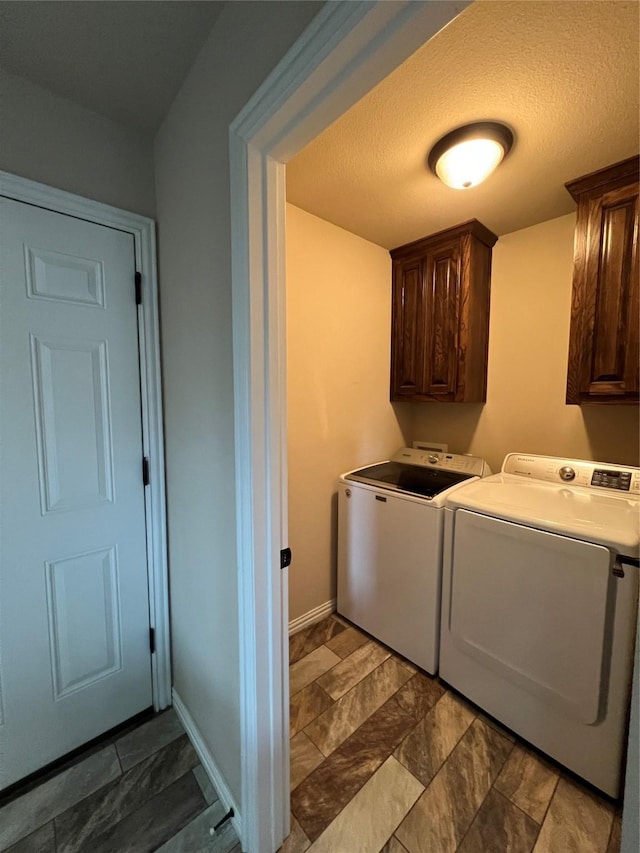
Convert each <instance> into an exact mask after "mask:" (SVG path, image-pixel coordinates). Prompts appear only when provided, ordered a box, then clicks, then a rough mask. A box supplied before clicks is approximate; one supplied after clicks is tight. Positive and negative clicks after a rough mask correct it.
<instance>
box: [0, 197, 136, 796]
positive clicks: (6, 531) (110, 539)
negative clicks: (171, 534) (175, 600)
mask: <svg viewBox="0 0 640 853" xmlns="http://www.w3.org/2000/svg"><path fill="white" fill-rule="evenodd" d="M0 204H1V205H2V235H1V244H0V250H1V254H0V300H1V302H0V348H1V351H0V379H1V382H2V385H1V388H0V429H1V434H2V445H1V447H0V466H1V467H0V475H1V479H0V498H1V500H2V526H3V531H2V532H3V535H2V542H1V545H0V547H1V551H0V582H1V584H2V594H1V597H0V620H1V621H0V643H1V646H0V648H1V649H2V658H1V660H0V678H1V680H2V689H3V693H2V708H1V710H2V712H3V716H2V717H0V738H1V745H2V764H1V766H0V788H3V787H6V786H8V785H10V784H12V783H13V782H15V781H17V780H19V779H20V778H22V777H23V776H26V775H28V774H29V773H31V772H33V771H34V770H37V769H38V768H39V767H41V766H44V765H46V764H48V763H49V762H51V761H53V760H54V759H56V758H58V757H60V756H62V755H64V754H65V753H67V752H69V751H71V750H72V749H75V748H77V747H78V746H80V745H82V744H83V743H85V742H86V741H88V740H91V739H92V738H94V737H96V736H98V735H99V734H101V733H102V732H104V731H106V730H108V729H110V728H112V727H113V726H115V725H118V724H119V723H121V722H123V721H125V720H126V719H128V718H129V717H131V716H133V715H134V714H136V713H138V712H140V711H142V710H144V709H145V708H147V707H149V706H150V705H151V704H152V698H151V670H150V651H149V639H148V637H149V601H148V589H147V555H146V532H145V512H144V487H143V484H142V476H141V460H142V428H141V415H140V411H141V410H140V405H141V403H140V378H139V364H138V330H137V310H136V305H135V290H134V273H135V257H134V247H133V240H132V237H131V235H129V234H126V233H124V232H121V231H117V230H115V229H112V228H107V227H105V226H100V225H95V224H93V223H89V222H85V221H83V220H79V219H75V218H73V217H69V216H65V215H63V214H58V213H53V212H51V211H47V210H43V209H41V208H37V207H33V206H30V205H27V204H22V203H20V202H15V201H12V200H8V199H1V200H0Z"/></svg>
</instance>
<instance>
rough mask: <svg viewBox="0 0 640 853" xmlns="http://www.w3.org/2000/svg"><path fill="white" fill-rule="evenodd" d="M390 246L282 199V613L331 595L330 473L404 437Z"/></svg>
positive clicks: (387, 450) (333, 495)
mask: <svg viewBox="0 0 640 853" xmlns="http://www.w3.org/2000/svg"><path fill="white" fill-rule="evenodd" d="M390 282H391V259H390V257H389V253H388V252H387V251H386V250H385V249H382V248H381V247H380V246H376V245H375V244H374V243H370V242H368V241H367V240H363V239H362V238H361V237H356V236H355V235H353V234H350V233H349V232H348V231H345V230H343V229H342V228H338V227H337V226H335V225H332V224H331V223H329V222H325V221H324V220H322V219H318V218H317V217H316V216H312V215H311V214H310V213H307V212H305V211H303V210H301V209H300V208H298V207H294V206H293V205H291V204H288V205H287V412H288V415H287V427H288V466H289V544H290V547H291V550H292V552H293V563H292V566H291V569H290V570H289V618H290V620H294V619H296V618H298V617H300V616H302V615H304V614H306V613H309V612H310V611H312V610H314V609H315V608H317V607H321V606H322V605H324V604H326V603H327V602H328V601H330V600H331V599H333V598H335V594H336V592H335V560H336V556H335V555H336V534H337V481H338V477H339V475H340V474H341V473H342V472H344V471H346V470H348V469H351V468H356V467H358V466H361V465H366V464H367V463H370V462H375V461H377V460H379V459H386V458H388V457H389V455H390V454H391V453H393V452H394V451H395V450H397V449H398V448H399V447H401V446H403V445H404V444H405V443H406V438H407V436H408V431H409V425H410V419H411V414H412V413H411V411H410V410H409V409H408V408H406V407H403V405H402V404H394V405H392V404H391V403H390V402H389V358H390V329H391V287H390Z"/></svg>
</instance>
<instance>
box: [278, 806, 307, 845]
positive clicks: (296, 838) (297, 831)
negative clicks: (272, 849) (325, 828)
mask: <svg viewBox="0 0 640 853" xmlns="http://www.w3.org/2000/svg"><path fill="white" fill-rule="evenodd" d="M309 847H311V842H310V841H309V839H308V838H307V836H306V835H305V832H304V830H303V828H302V827H301V826H300V824H299V823H298V821H297V820H296V819H295V817H294V816H293V815H291V832H290V833H289V835H288V836H287V837H286V838H285V840H284V843H283V844H282V847H281V848H280V849H279V850H278V851H277V853H305V851H306V850H308V849H309Z"/></svg>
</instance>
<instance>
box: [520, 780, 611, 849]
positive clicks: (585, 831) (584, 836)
mask: <svg viewBox="0 0 640 853" xmlns="http://www.w3.org/2000/svg"><path fill="white" fill-rule="evenodd" d="M614 808H615V807H614V806H613V805H612V804H611V803H609V802H608V801H606V800H604V799H603V798H601V797H598V796H597V795H596V794H594V793H592V792H591V791H589V790H587V789H586V788H583V787H582V786H581V785H578V783H577V782H575V781H574V780H573V779H568V778H565V777H561V778H560V781H559V782H558V785H557V787H556V790H555V793H554V795H553V797H552V799H551V804H550V805H549V809H548V811H547V814H546V817H545V819H544V823H543V824H542V829H541V830H540V835H539V836H538V840H537V842H536V846H535V847H534V848H533V849H534V851H535V853H566V851H568V850H576V851H580V853H606V849H607V845H608V843H609V835H610V833H611V825H612V823H613V815H614Z"/></svg>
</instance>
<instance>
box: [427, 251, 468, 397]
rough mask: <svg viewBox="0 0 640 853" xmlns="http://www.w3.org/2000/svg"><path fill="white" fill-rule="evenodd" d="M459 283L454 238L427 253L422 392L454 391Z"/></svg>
mask: <svg viewBox="0 0 640 853" xmlns="http://www.w3.org/2000/svg"><path fill="white" fill-rule="evenodd" d="M459 286H460V243H459V241H456V242H454V243H451V244H449V245H446V246H442V247H439V248H438V249H436V250H433V251H432V252H430V253H429V255H428V256H427V269H426V288H425V290H426V323H425V334H424V375H423V383H422V389H421V391H422V393H423V394H430V395H431V394H432V395H435V396H438V395H454V394H455V391H456V381H457V363H458V348H457V339H458V303H459Z"/></svg>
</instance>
